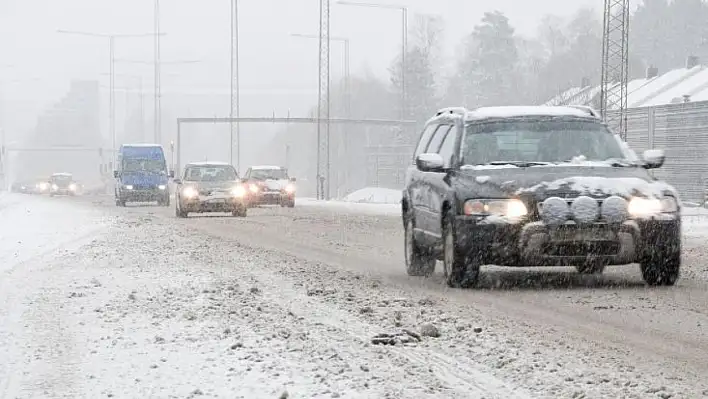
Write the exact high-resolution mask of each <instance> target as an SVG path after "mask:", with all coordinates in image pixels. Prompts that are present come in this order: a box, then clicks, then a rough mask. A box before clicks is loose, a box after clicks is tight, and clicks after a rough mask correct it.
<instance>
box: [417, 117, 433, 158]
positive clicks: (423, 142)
mask: <svg viewBox="0 0 708 399" xmlns="http://www.w3.org/2000/svg"><path fill="white" fill-rule="evenodd" d="M438 126H439V125H437V124H434V123H431V124H430V125H428V126H426V127H425V130H423V134H421V136H420V140H419V141H418V146H417V147H416V148H415V153H414V155H413V157H414V158H415V157H417V156H418V155H420V154H422V153H423V151H425V149H426V148H428V143H430V139H431V138H432V137H433V133H434V132H435V129H437V128H438Z"/></svg>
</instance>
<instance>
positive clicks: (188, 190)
mask: <svg viewBox="0 0 708 399" xmlns="http://www.w3.org/2000/svg"><path fill="white" fill-rule="evenodd" d="M197 194H198V193H197V190H195V189H194V188H193V187H185V188H183V189H182V195H184V197H185V198H194V197H196V196H197Z"/></svg>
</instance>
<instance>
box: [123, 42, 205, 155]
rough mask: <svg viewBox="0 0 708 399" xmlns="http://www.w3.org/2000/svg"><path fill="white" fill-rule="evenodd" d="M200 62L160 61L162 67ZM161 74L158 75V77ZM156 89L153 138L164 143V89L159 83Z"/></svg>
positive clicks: (135, 62) (134, 62)
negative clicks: (162, 124) (162, 129)
mask: <svg viewBox="0 0 708 399" xmlns="http://www.w3.org/2000/svg"><path fill="white" fill-rule="evenodd" d="M161 35H162V34H161ZM114 62H120V63H126V64H143V65H154V64H155V63H154V61H144V60H128V59H115V60H114ZM199 62H201V61H199V60H185V61H160V68H162V66H163V65H181V64H196V63H199ZM159 75H160V76H162V72H160V74H159ZM160 76H158V79H159V77H160ZM155 90H156V91H155V92H154V93H153V94H154V96H155V98H156V99H157V100H156V101H155V105H156V107H157V108H156V109H155V116H154V120H155V121H157V122H155V126H154V131H153V135H154V136H153V139H154V140H155V143H157V144H162V132H161V116H162V102H161V97H162V95H161V90H162V88H161V87H160V84H159V83H158V84H157V85H156V86H155Z"/></svg>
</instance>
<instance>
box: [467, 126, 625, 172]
mask: <svg viewBox="0 0 708 399" xmlns="http://www.w3.org/2000/svg"><path fill="white" fill-rule="evenodd" d="M626 158H627V157H626V156H625V154H624V152H623V150H622V148H621V147H620V143H619V142H618V141H617V139H616V138H615V137H614V135H613V134H612V133H611V132H610V131H609V130H607V128H606V127H605V125H603V124H601V123H597V122H594V121H580V120H567V119H564V120H559V119H557V118H549V119H541V120H539V119H534V120H528V119H524V120H505V121H494V122H485V123H472V124H469V125H468V126H467V128H466V134H465V140H464V141H463V143H462V162H463V164H465V165H487V164H502V163H509V164H522V165H528V164H531V165H534V164H545V163H563V162H571V161H573V160H577V159H580V160H587V161H608V160H612V161H615V162H625V163H630V161H629V160H627V159H626Z"/></svg>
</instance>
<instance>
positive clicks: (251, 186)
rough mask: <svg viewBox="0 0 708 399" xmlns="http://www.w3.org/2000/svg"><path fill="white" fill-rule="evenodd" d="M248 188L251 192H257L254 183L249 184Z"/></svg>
mask: <svg viewBox="0 0 708 399" xmlns="http://www.w3.org/2000/svg"><path fill="white" fill-rule="evenodd" d="M249 189H250V190H251V192H252V193H257V192H258V186H256V185H255V184H251V185H250V186H249Z"/></svg>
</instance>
